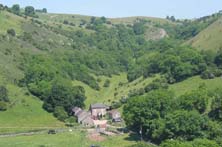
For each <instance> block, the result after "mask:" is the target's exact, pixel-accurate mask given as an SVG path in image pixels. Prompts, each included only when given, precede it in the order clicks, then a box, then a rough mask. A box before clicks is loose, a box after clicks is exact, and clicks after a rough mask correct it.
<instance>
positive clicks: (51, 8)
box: [0, 0, 222, 19]
mask: <svg viewBox="0 0 222 147" xmlns="http://www.w3.org/2000/svg"><path fill="white" fill-rule="evenodd" d="M0 3H2V4H4V5H7V6H12V5H13V4H20V6H21V7H25V6H28V5H31V6H34V7H35V8H38V9H40V8H47V10H48V12H51V13H70V14H82V15H90V16H105V17H112V18H116V17H128V16H152V17H161V18H165V17H166V16H168V15H169V16H172V15H173V16H175V17H176V18H179V19H185V18H187V19H188V18H189V19H191V18H198V17H201V16H206V15H210V14H212V13H215V12H218V11H219V10H222V0H0Z"/></svg>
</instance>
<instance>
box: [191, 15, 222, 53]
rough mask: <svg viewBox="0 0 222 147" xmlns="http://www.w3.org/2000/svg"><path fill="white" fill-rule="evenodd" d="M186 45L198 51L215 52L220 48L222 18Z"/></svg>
mask: <svg viewBox="0 0 222 147" xmlns="http://www.w3.org/2000/svg"><path fill="white" fill-rule="evenodd" d="M188 43H189V44H191V45H192V46H193V47H195V48H198V49H199V50H212V51H217V50H218V49H220V48H222V18H220V19H219V20H217V21H216V22H214V23H213V24H211V25H210V26H209V27H207V28H206V29H205V30H203V31H201V32H200V33H199V34H198V35H197V36H195V37H194V38H192V39H191V40H190V41H188Z"/></svg>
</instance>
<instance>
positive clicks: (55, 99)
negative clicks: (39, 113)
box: [43, 77, 85, 112]
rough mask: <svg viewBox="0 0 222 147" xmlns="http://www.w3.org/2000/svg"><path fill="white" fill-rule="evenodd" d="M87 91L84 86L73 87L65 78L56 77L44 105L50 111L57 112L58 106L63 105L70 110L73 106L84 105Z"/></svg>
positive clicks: (67, 110)
mask: <svg viewBox="0 0 222 147" xmlns="http://www.w3.org/2000/svg"><path fill="white" fill-rule="evenodd" d="M84 100H85V91H84V89H83V88H82V87H73V86H72V83H71V82H70V81H69V80H67V79H63V78H60V77H58V78H56V79H55V80H54V81H53V82H52V88H51V92H50V95H49V96H48V98H46V99H45V100H44V105H43V107H44V108H45V109H46V110H48V111H49V112H55V108H56V107H58V106H59V107H63V108H64V110H65V111H66V112H70V110H71V109H72V108H73V107H75V106H76V107H84Z"/></svg>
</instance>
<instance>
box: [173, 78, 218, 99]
mask: <svg viewBox="0 0 222 147" xmlns="http://www.w3.org/2000/svg"><path fill="white" fill-rule="evenodd" d="M203 84H204V85H206V87H207V89H208V90H215V89H217V88H221V87H222V78H221V77H220V78H215V79H208V80H203V79H201V78H200V77H199V76H195V77H192V78H189V79H187V80H185V81H183V82H180V83H176V84H173V85H171V86H170V88H169V89H170V90H172V91H174V92H175V94H176V95H177V96H179V95H182V94H185V93H186V92H189V91H192V90H196V89H198V87H199V86H200V85H203Z"/></svg>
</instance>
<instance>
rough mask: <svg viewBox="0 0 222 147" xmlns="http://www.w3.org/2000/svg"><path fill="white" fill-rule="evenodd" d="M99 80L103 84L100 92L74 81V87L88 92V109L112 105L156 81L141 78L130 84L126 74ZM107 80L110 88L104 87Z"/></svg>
mask: <svg viewBox="0 0 222 147" xmlns="http://www.w3.org/2000/svg"><path fill="white" fill-rule="evenodd" d="M97 78H98V79H100V80H101V82H99V86H100V88H101V89H100V90H99V91H96V90H94V89H92V88H91V87H89V86H88V85H86V84H84V83H82V82H80V81H73V85H75V86H82V87H84V89H85V91H86V96H87V99H86V101H85V104H86V108H88V107H89V105H90V104H92V103H98V102H100V103H106V104H110V103H111V102H112V101H117V100H119V99H120V98H122V97H124V96H127V95H128V93H129V92H130V90H135V89H140V88H143V87H144V86H146V85H147V84H149V83H150V82H152V81H153V79H155V77H152V78H147V79H143V78H142V77H141V78H139V79H137V80H135V81H133V82H131V83H128V82H127V74H126V73H121V74H120V75H113V76H112V77H111V78H110V77H106V76H100V77H97ZM107 79H108V80H110V86H109V87H103V84H104V82H105V80H107ZM120 83H122V84H123V85H122V86H120V85H119V84H120Z"/></svg>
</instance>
